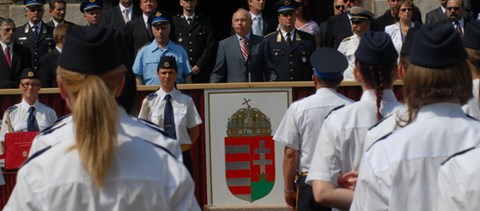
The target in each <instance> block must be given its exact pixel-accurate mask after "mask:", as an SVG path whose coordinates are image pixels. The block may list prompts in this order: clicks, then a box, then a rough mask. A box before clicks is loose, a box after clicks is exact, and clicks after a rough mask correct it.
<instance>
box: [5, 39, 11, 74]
mask: <svg viewBox="0 0 480 211" xmlns="http://www.w3.org/2000/svg"><path fill="white" fill-rule="evenodd" d="M5 60H7V64H8V67H10V68H11V67H12V57H11V56H10V48H9V47H8V45H7V47H5Z"/></svg>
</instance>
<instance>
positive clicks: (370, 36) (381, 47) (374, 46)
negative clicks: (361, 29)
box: [355, 31, 398, 65]
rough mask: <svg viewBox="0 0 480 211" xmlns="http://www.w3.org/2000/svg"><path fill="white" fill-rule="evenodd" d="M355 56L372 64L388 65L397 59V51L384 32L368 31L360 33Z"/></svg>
mask: <svg viewBox="0 0 480 211" xmlns="http://www.w3.org/2000/svg"><path fill="white" fill-rule="evenodd" d="M355 58H356V59H358V60H360V61H362V62H364V63H367V64H372V65H388V64H392V63H394V62H396V61H397V58H398V53H397V50H395V47H394V46H393V43H392V39H391V38H390V36H389V35H388V34H387V33H385V32H373V31H368V32H365V33H364V34H363V35H362V39H360V44H359V45H358V48H357V51H355Z"/></svg>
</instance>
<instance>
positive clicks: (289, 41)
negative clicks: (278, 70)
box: [287, 32, 292, 47]
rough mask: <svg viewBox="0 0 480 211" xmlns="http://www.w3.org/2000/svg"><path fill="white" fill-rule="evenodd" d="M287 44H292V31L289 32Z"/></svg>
mask: <svg viewBox="0 0 480 211" xmlns="http://www.w3.org/2000/svg"><path fill="white" fill-rule="evenodd" d="M287 44H288V47H290V46H292V37H291V36H290V32H287Z"/></svg>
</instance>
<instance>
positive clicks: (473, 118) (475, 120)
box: [465, 114, 479, 121]
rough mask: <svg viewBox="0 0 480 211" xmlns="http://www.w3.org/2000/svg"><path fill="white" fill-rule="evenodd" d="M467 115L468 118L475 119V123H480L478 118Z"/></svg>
mask: <svg viewBox="0 0 480 211" xmlns="http://www.w3.org/2000/svg"><path fill="white" fill-rule="evenodd" d="M465 115H466V116H467V117H468V118H470V119H473V120H475V121H479V120H478V119H476V118H475V117H473V116H470V115H469V114H465Z"/></svg>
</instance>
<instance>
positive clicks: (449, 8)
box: [447, 7, 460, 11]
mask: <svg viewBox="0 0 480 211" xmlns="http://www.w3.org/2000/svg"><path fill="white" fill-rule="evenodd" d="M447 10H450V11H451V10H454V11H458V10H460V7H447Z"/></svg>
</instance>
